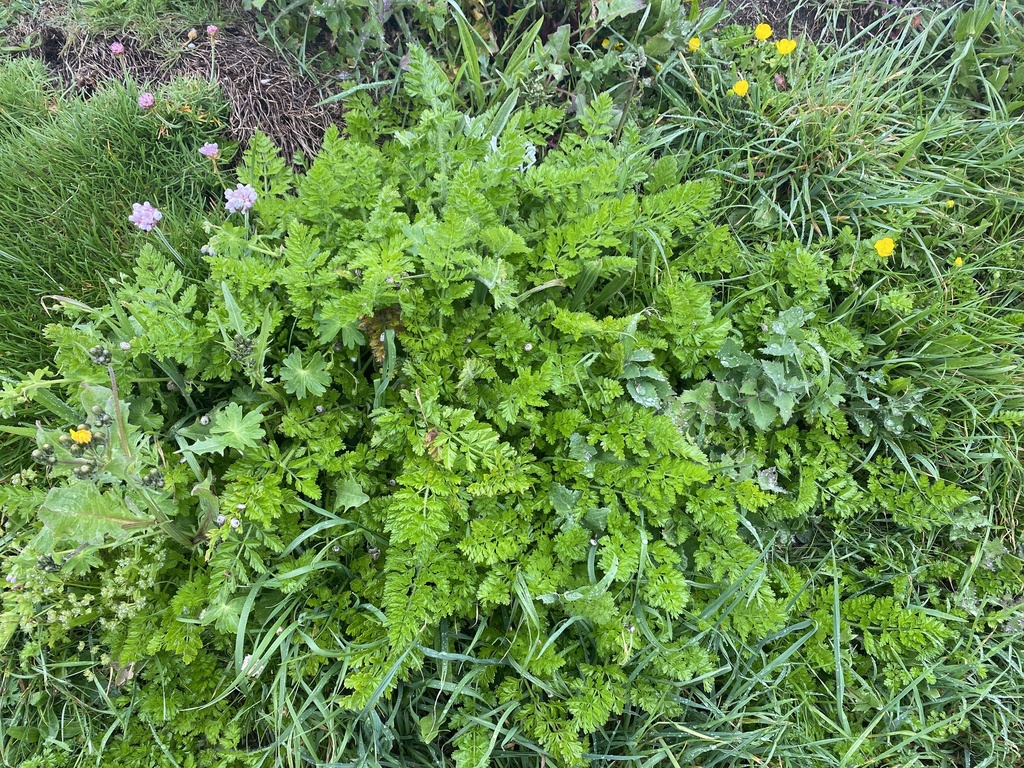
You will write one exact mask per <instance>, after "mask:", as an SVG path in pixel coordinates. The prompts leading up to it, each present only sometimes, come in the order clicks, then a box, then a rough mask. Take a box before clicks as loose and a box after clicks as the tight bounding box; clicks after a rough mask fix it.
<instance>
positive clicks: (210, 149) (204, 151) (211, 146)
mask: <svg viewBox="0 0 1024 768" xmlns="http://www.w3.org/2000/svg"><path fill="white" fill-rule="evenodd" d="M199 154H200V155H202V156H203V157H208V158H210V159H211V160H216V159H217V158H218V157H220V147H218V146H217V145H216V144H215V143H214V142H212V141H208V142H206V143H205V144H203V146H201V147H200V148H199Z"/></svg>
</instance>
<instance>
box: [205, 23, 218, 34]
mask: <svg viewBox="0 0 1024 768" xmlns="http://www.w3.org/2000/svg"><path fill="white" fill-rule="evenodd" d="M218 32H220V30H219V29H217V26H216V25H215V24H211V25H210V26H208V27H207V28H206V34H208V35H209V36H210V37H216V35H217V33H218Z"/></svg>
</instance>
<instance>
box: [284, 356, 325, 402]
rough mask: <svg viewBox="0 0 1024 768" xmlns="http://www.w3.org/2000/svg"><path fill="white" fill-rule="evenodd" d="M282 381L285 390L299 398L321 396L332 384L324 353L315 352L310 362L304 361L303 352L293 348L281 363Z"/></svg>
mask: <svg viewBox="0 0 1024 768" xmlns="http://www.w3.org/2000/svg"><path fill="white" fill-rule="evenodd" d="M280 376H281V381H283V382H284V388H285V391H286V392H287V393H288V394H290V395H295V396H296V397H298V398H299V400H303V399H305V398H306V397H307V396H308V395H313V396H314V397H319V396H320V395H322V394H323V393H324V392H326V391H327V387H329V386H330V385H331V374H329V373H328V372H327V361H325V360H324V358H323V355H321V354H320V353H319V352H315V353H314V354H313V356H312V357H311V358H310V359H309V362H306V363H304V362H303V361H302V352H301V351H299V350H298V349H293V350H292V352H291V354H290V355H288V357H286V358H285V359H284V361H283V362H282V363H281V373H280Z"/></svg>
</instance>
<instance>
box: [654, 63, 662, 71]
mask: <svg viewBox="0 0 1024 768" xmlns="http://www.w3.org/2000/svg"><path fill="white" fill-rule="evenodd" d="M654 71H655V72H661V64H655V65H654Z"/></svg>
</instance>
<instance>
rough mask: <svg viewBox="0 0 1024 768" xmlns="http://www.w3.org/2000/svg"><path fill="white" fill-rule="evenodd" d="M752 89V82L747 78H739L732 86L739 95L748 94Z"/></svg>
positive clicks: (733, 90)
mask: <svg viewBox="0 0 1024 768" xmlns="http://www.w3.org/2000/svg"><path fill="white" fill-rule="evenodd" d="M749 91H750V83H748V82H747V81H746V80H737V81H736V83H735V84H734V85H733V87H732V92H733V93H735V94H736V95H737V96H746V95H747V93H748V92H749Z"/></svg>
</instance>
